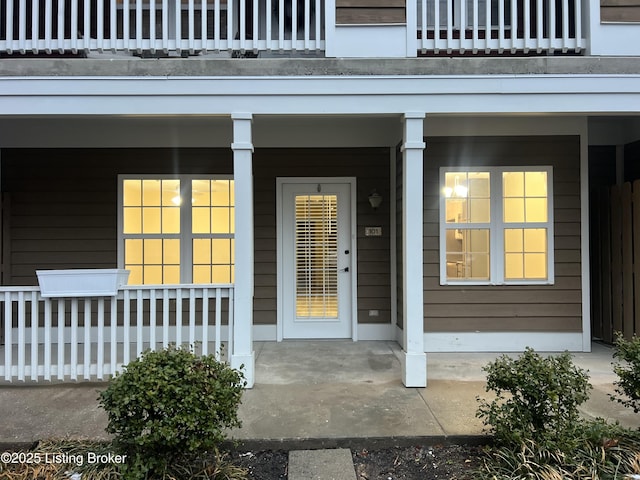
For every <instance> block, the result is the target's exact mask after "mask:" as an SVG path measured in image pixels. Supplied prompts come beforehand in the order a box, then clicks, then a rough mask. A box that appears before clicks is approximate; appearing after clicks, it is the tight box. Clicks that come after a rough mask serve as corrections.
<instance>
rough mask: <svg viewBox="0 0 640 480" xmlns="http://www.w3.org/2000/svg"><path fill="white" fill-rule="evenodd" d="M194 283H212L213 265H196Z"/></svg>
mask: <svg viewBox="0 0 640 480" xmlns="http://www.w3.org/2000/svg"><path fill="white" fill-rule="evenodd" d="M193 283H211V266H210V265H194V266H193Z"/></svg>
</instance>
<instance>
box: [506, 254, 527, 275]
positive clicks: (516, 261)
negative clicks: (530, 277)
mask: <svg viewBox="0 0 640 480" xmlns="http://www.w3.org/2000/svg"><path fill="white" fill-rule="evenodd" d="M522 258H523V255H522V253H507V254H506V255H505V256H504V276H505V278H508V279H516V278H523V276H524V266H523V263H522Z"/></svg>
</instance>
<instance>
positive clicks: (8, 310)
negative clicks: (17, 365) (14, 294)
mask: <svg viewBox="0 0 640 480" xmlns="http://www.w3.org/2000/svg"><path fill="white" fill-rule="evenodd" d="M11 303H12V302H11V292H5V294H4V379H5V380H7V381H10V380H11V376H12V374H11V364H12V362H11V360H12V358H11V357H12V356H13V340H12V338H11V332H12V330H13V306H12V304H11Z"/></svg>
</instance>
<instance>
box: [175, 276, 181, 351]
mask: <svg viewBox="0 0 640 480" xmlns="http://www.w3.org/2000/svg"><path fill="white" fill-rule="evenodd" d="M181 345H182V290H181V289H180V287H177V288H176V347H180V346H181Z"/></svg>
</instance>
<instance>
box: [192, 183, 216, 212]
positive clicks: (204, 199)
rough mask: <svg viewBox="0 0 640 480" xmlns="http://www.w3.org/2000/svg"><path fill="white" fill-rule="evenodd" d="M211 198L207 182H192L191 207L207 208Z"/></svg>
mask: <svg viewBox="0 0 640 480" xmlns="http://www.w3.org/2000/svg"><path fill="white" fill-rule="evenodd" d="M210 197H211V188H210V181H209V180H192V182H191V198H192V199H193V200H192V205H194V206H198V207H203V206H204V207H208V206H210V205H211V203H210Z"/></svg>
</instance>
